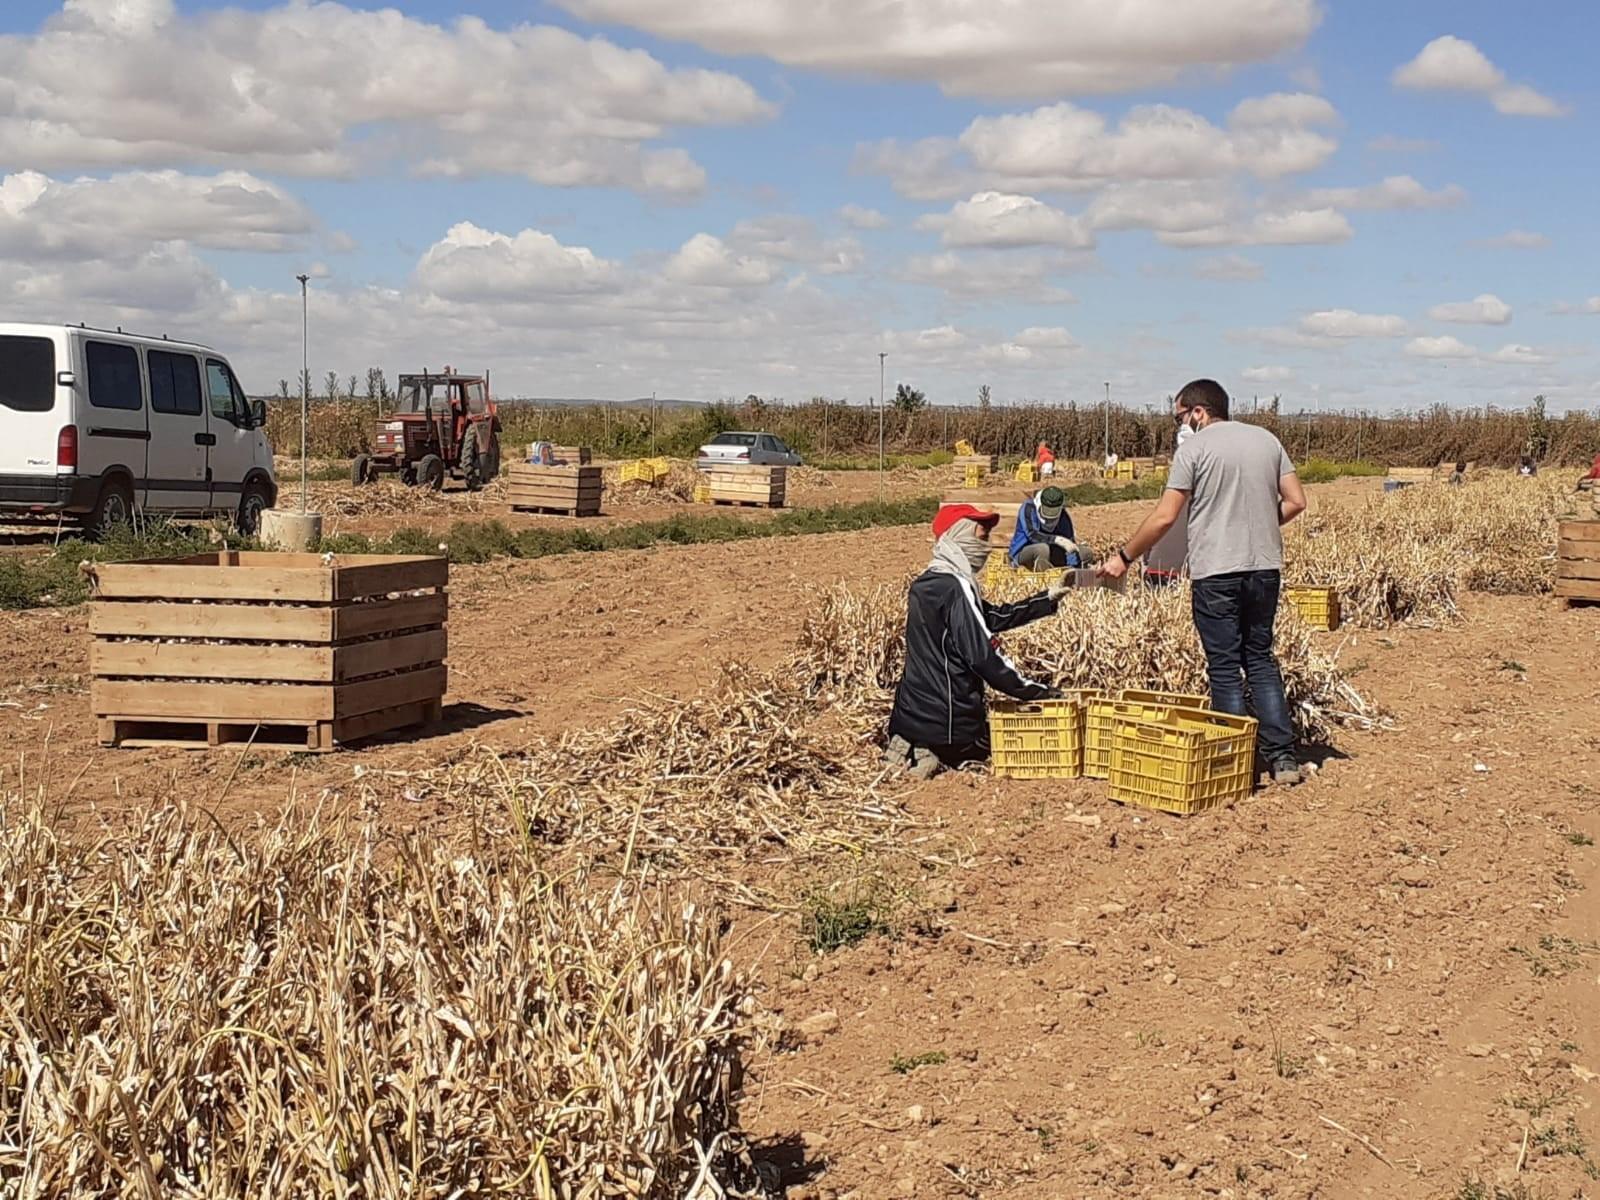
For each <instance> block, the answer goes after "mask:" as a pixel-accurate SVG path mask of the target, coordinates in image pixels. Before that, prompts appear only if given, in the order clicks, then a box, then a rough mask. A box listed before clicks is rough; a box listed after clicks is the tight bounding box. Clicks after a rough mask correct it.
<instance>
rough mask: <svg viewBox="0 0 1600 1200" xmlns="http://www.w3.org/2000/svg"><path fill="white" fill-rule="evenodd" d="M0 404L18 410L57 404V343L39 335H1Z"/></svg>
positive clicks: (45, 409) (44, 408) (42, 409)
mask: <svg viewBox="0 0 1600 1200" xmlns="http://www.w3.org/2000/svg"><path fill="white" fill-rule="evenodd" d="M0 405H4V406H5V407H6V408H9V409H14V410H15V411H17V412H49V411H50V410H51V409H52V408H54V407H55V406H56V345H55V343H54V342H52V341H51V340H50V339H49V338H42V337H0Z"/></svg>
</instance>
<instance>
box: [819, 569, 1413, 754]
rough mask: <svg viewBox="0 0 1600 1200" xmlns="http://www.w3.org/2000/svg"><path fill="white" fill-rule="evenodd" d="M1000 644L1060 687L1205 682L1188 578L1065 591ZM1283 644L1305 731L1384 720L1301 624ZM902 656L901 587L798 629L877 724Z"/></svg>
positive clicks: (832, 607) (1320, 732)
mask: <svg viewBox="0 0 1600 1200" xmlns="http://www.w3.org/2000/svg"><path fill="white" fill-rule="evenodd" d="M1005 650H1006V653H1007V654H1008V655H1009V656H1010V657H1011V659H1012V660H1013V661H1014V662H1015V663H1016V664H1017V665H1018V667H1019V668H1021V670H1022V671H1023V672H1024V673H1025V674H1027V675H1029V676H1031V677H1032V678H1035V679H1045V680H1049V681H1050V682H1052V683H1055V684H1057V685H1058V686H1060V687H1063V688H1073V687H1098V688H1146V689H1157V690H1162V691H1182V692H1199V693H1201V694H1204V693H1205V692H1206V691H1207V687H1206V671H1205V653H1204V651H1203V650H1202V649H1201V647H1200V640H1199V637H1198V636H1197V635H1196V633H1195V629H1194V621H1193V620H1192V619H1191V617H1190V614H1189V592H1188V588H1187V587H1171V588H1135V589H1131V590H1130V591H1129V592H1128V593H1127V594H1126V595H1121V594H1118V593H1116V592H1113V591H1109V590H1106V589H1102V588H1093V589H1085V590H1083V591H1079V592H1072V593H1069V594H1068V595H1067V596H1066V597H1065V598H1064V599H1063V601H1062V604H1061V608H1060V611H1059V612H1058V613H1057V614H1056V615H1055V616H1053V617H1047V618H1045V619H1044V620H1042V621H1037V622H1035V623H1034V624H1032V625H1028V626H1025V627H1024V628H1022V629H1019V630H1016V631H1014V632H1012V633H1009V634H1007V635H1006V636H1005ZM1277 653H1278V659H1279V662H1280V663H1281V664H1282V666H1283V672H1284V685H1285V687H1286V689H1287V691H1288V695H1289V703H1290V705H1291V707H1292V708H1293V709H1294V712H1295V715H1296V720H1297V724H1298V726H1299V729H1300V732H1301V734H1302V736H1306V737H1311V738H1316V739H1321V740H1327V739H1329V738H1331V737H1332V735H1333V732H1334V730H1335V728H1336V727H1338V726H1340V725H1352V726H1357V727H1362V728H1367V727H1371V726H1373V725H1374V724H1377V723H1379V722H1381V721H1382V720H1383V714H1382V713H1381V712H1379V711H1378V710H1377V709H1376V708H1375V707H1374V706H1373V705H1372V704H1371V703H1370V702H1369V701H1368V700H1366V699H1365V698H1364V697H1363V696H1362V695H1361V694H1360V693H1359V692H1358V691H1357V690H1356V689H1355V688H1354V687H1353V686H1352V685H1351V684H1350V682H1349V681H1348V680H1347V679H1346V678H1345V675H1344V673H1343V671H1341V670H1340V668H1339V666H1338V664H1337V662H1335V661H1334V659H1332V658H1330V657H1329V656H1328V655H1327V654H1325V653H1324V652H1323V651H1321V650H1319V649H1318V648H1317V647H1316V646H1315V645H1314V644H1313V643H1312V639H1311V635H1310V633H1309V631H1308V630H1307V629H1306V628H1305V626H1304V625H1302V624H1301V623H1300V622H1298V621H1296V620H1294V619H1292V618H1290V619H1286V620H1283V621H1281V622H1280V623H1279V629H1278V641H1277ZM904 659H905V586H904V585H898V586H883V587H877V588H872V589H869V590H856V589H852V588H850V587H848V586H843V585H841V586H839V587H836V588H835V589H833V590H832V591H831V592H828V593H826V594H825V595H824V597H823V600H822V603H821V605H820V606H819V608H818V609H817V611H816V612H815V613H814V614H813V615H812V616H811V617H810V618H809V619H808V620H807V621H806V623H805V625H804V626H803V628H802V630H801V635H800V647H799V652H798V654H797V657H796V661H795V663H794V668H793V669H794V671H795V674H796V675H797V677H799V678H801V679H802V680H804V681H805V683H806V684H807V686H809V687H811V688H813V689H814V690H816V691H817V692H818V693H825V694H830V695H832V696H833V697H835V698H836V700H837V701H838V702H839V703H841V704H843V705H845V706H846V707H848V708H851V709H853V710H854V711H855V712H857V713H858V714H859V715H860V716H861V719H862V721H863V723H866V722H869V721H872V722H879V721H881V720H882V719H883V718H884V717H885V716H886V715H887V708H888V705H889V702H890V700H891V698H892V690H893V688H894V686H895V685H896V683H897V682H898V681H899V678H900V673H901V670H902V667H903V663H904Z"/></svg>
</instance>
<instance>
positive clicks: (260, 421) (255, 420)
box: [250, 400, 267, 429]
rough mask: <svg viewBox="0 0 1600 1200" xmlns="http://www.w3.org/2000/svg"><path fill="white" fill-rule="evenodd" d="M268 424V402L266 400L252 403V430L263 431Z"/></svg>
mask: <svg viewBox="0 0 1600 1200" xmlns="http://www.w3.org/2000/svg"><path fill="white" fill-rule="evenodd" d="M266 424H267V402H266V401H265V400H252V401H250V428H251V429H262V428H265V426H266Z"/></svg>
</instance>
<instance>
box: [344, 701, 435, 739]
mask: <svg viewBox="0 0 1600 1200" xmlns="http://www.w3.org/2000/svg"><path fill="white" fill-rule="evenodd" d="M441 707H442V706H441V704H440V702H439V701H438V700H415V701H413V702H411V703H410V704H397V705H395V706H394V707H392V708H380V709H376V710H374V711H373V712H369V713H362V714H361V715H360V716H356V717H341V718H340V719H339V720H337V721H335V722H333V726H332V729H333V737H334V740H336V741H338V742H353V741H356V740H357V739H359V738H365V737H372V736H374V735H375V734H379V733H388V732H389V731H390V730H392V729H404V728H406V727H407V726H410V725H424V724H432V723H434V722H436V721H438V720H439V718H440V716H441V715H442V714H441V711H440V710H441Z"/></svg>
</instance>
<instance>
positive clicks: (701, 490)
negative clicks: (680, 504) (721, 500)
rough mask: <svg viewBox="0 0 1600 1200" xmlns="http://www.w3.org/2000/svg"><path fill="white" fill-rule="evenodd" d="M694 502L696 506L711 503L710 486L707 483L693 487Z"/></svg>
mask: <svg viewBox="0 0 1600 1200" xmlns="http://www.w3.org/2000/svg"><path fill="white" fill-rule="evenodd" d="M694 502H695V503H696V504H710V503H711V485H710V484H709V483H697V484H695V485H694Z"/></svg>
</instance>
